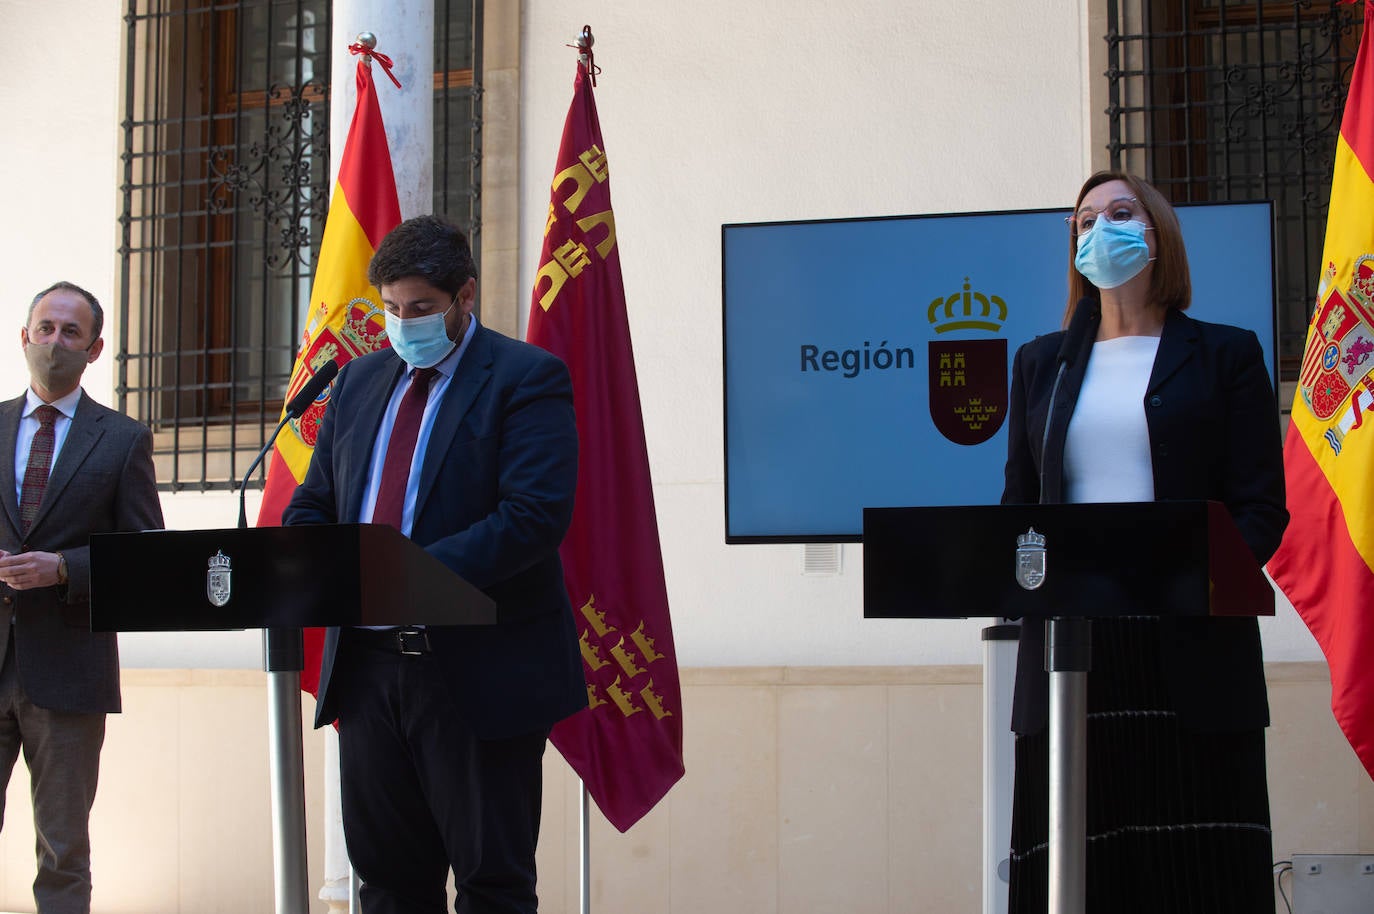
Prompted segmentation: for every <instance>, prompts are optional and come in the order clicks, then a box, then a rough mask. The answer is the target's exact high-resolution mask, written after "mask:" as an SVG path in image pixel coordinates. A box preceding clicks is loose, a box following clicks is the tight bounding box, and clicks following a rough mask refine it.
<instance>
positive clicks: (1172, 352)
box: [1145, 308, 1198, 394]
mask: <svg viewBox="0 0 1374 914" xmlns="http://www.w3.org/2000/svg"><path fill="white" fill-rule="evenodd" d="M1197 343H1198V332H1197V325H1196V324H1194V323H1193V322H1192V321H1191V320H1189V318H1188V316H1187V315H1185V314H1184V313H1183V312H1182V311H1177V310H1174V309H1172V308H1171V309H1169V313H1168V315H1167V316H1166V317H1165V319H1164V331H1163V332H1162V333H1161V334H1160V335H1159V352H1158V353H1156V354H1155V365H1154V368H1153V370H1151V372H1150V386H1149V387H1148V388H1147V389H1146V391H1145V393H1146V394H1151V393H1154V392H1155V391H1156V390H1158V389H1159V388H1160V386H1161V385H1163V384H1164V382H1165V381H1167V380H1169V378H1171V377H1172V376H1173V375H1174V374H1175V373H1176V372H1177V371H1178V370H1179V369H1180V368H1182V367H1183V366H1184V365H1186V364H1187V363H1188V361H1189V360H1190V359H1191V358H1193V356H1194V355H1195V354H1196V353H1197Z"/></svg>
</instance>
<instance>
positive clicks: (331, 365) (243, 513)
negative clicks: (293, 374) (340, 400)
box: [239, 359, 339, 530]
mask: <svg viewBox="0 0 1374 914" xmlns="http://www.w3.org/2000/svg"><path fill="white" fill-rule="evenodd" d="M338 373H339V363H338V362H336V361H334V360H333V359H330V360H329V361H328V362H325V363H324V366H323V367H322V368H321V369H320V370H319V371H317V372H315V373H314V374H313V375H312V376H311V378H310V380H309V381H306V382H305V386H304V387H302V388H301V389H300V390H299V391H298V392H297V393H296V395H295V396H294V397H292V398H291V402H290V403H288V404H286V414H285V415H284V416H282V417H281V421H280V422H278V423H277V427H276V428H275V429H274V430H273V431H272V434H270V435H268V436H267V443H266V444H264V445H263V446H262V450H260V451H258V456H256V457H254V458H253V463H252V465H251V466H249V467H248V472H247V473H244V474H243V481H242V482H240V483H239V529H240V530H244V529H247V527H248V507H247V502H246V496H247V494H248V480H249V479H250V478H252V476H253V471H254V470H256V469H257V468H258V464H260V463H262V459H263V458H264V457H266V456H267V452H268V451H269V450H270V449H271V448H272V445H274V444H276V443H277V436H278V435H280V434H281V430H282V429H284V428H286V423H288V422H290V421H291V420H292V419H299V418H300V417H301V413H303V412H305V411H306V409H308V408H309V407H310V404H311V403H314V402H315V398H316V397H318V396H319V395H320V393H321V392H322V391H323V390H324V389H325V388H326V387H328V386H329V382H330V381H333V380H334V376H335V375H337V374H338Z"/></svg>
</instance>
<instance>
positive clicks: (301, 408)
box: [273, 359, 339, 438]
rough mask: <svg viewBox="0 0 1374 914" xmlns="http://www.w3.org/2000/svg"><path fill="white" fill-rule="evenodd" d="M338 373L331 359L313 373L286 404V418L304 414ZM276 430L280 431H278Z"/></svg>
mask: <svg viewBox="0 0 1374 914" xmlns="http://www.w3.org/2000/svg"><path fill="white" fill-rule="evenodd" d="M338 373H339V363H338V362H336V361H334V360H333V359H330V360H329V361H328V362H325V363H324V367H323V368H321V369H320V370H319V371H317V372H315V374H314V375H313V376H312V377H311V378H310V380H309V381H306V382H305V386H304V387H302V388H301V389H300V390H299V391H298V392H297V393H296V395H295V396H294V397H292V398H291V402H290V403H288V404H286V418H288V419H299V418H300V417H301V413H303V412H305V411H306V409H307V408H309V406H310V404H311V403H314V402H315V398H316V397H318V396H319V395H320V391H322V390H324V389H325V388H326V387H328V386H329V382H330V381H332V380H334V376H335V375H337V374H338ZM278 430H279V431H280V429H278ZM273 437H274V438H275V437H276V436H275V435H274V436H273Z"/></svg>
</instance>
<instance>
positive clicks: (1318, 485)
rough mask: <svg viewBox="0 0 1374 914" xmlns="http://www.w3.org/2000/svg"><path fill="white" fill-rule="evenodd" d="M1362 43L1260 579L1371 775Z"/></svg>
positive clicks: (1370, 371)
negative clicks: (1281, 602)
mask: <svg viewBox="0 0 1374 914" xmlns="http://www.w3.org/2000/svg"><path fill="white" fill-rule="evenodd" d="M1371 24H1374V0H1366V3H1365V14H1364V37H1363V38H1362V40H1361V41H1360V50H1359V54H1358V56H1357V57H1356V59H1355V69H1354V72H1353V73H1352V75H1351V77H1350V94H1349V96H1348V97H1347V98H1346V104H1345V117H1344V119H1343V120H1342V121H1341V135H1340V139H1339V140H1338V141H1337V145H1336V167H1335V173H1334V175H1333V177H1332V180H1331V208H1330V212H1329V214H1328V216H1327V223H1326V245H1325V248H1324V249H1323V251H1322V263H1323V270H1322V274H1321V278H1320V281H1319V282H1318V286H1317V303H1316V310H1315V311H1314V312H1313V314H1312V320H1311V323H1310V324H1309V326H1308V329H1307V348H1306V350H1305V351H1304V354H1303V360H1302V370H1301V374H1300V375H1299V380H1298V391H1297V395H1296V396H1295V397H1294V398H1293V415H1292V424H1291V425H1290V426H1289V429H1288V438H1287V440H1286V441H1285V442H1284V470H1285V473H1286V475H1287V480H1288V510H1289V512H1290V513H1291V514H1292V521H1291V522H1290V523H1289V525H1288V530H1287V532H1286V533H1285V535H1284V538H1283V544H1282V545H1281V546H1280V547H1279V551H1278V553H1277V554H1275V556H1274V557H1273V558H1272V559H1270V561H1269V573H1270V574H1271V575H1272V576H1273V578H1274V581H1275V582H1276V583H1277V584H1278V585H1279V587H1280V588H1281V589H1282V590H1283V592H1284V594H1286V595H1287V597H1288V599H1289V600H1291V601H1292V603H1293V606H1294V607H1296V608H1297V610H1298V612H1299V614H1301V615H1302V618H1303V621H1304V622H1306V623H1307V627H1308V628H1310V629H1311V630H1312V634H1313V636H1314V637H1315V638H1316V639H1317V642H1318V643H1319V644H1320V645H1321V648H1322V652H1323V653H1325V654H1326V662H1327V665H1328V666H1329V667H1330V669H1331V710H1332V711H1333V712H1334V713H1335V716H1336V722H1337V723H1339V724H1340V726H1341V729H1342V730H1343V731H1344V732H1345V735H1346V738H1347V739H1349V740H1350V745H1351V746H1353V747H1354V749H1355V752H1356V754H1357V755H1358V756H1359V757H1360V761H1361V762H1363V763H1364V767H1365V770H1367V771H1368V772H1369V774H1370V776H1371V777H1374V62H1372V61H1371V60H1370V54H1371V53H1374V52H1371V50H1370V35H1369V30H1370V27H1371Z"/></svg>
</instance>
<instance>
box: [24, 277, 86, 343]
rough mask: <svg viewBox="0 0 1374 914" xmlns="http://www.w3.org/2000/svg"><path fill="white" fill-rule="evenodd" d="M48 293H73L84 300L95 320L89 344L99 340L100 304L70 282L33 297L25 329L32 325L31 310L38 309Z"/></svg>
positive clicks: (49, 288)
mask: <svg viewBox="0 0 1374 914" xmlns="http://www.w3.org/2000/svg"><path fill="white" fill-rule="evenodd" d="M49 292H75V293H76V294H77V295H80V296H81V297H82V298H84V299H86V304H88V305H90V306H91V315H92V316H93V317H94V318H95V322H94V324H93V325H92V327H93V331H94V332H92V333H91V342H92V343H94V342H95V341H96V340H98V339H100V331H101V330H103V329H105V312H104V311H103V310H102V309H101V307H100V302H98V301H96V300H95V296H94V295H92V294H91V293H89V292H87V291H86V290H85V289H83V288H81V287H80V286H78V285H77V284H76V283H72V282H66V281H62V282H55V283H53V284H52V285H50V286H48V287H47V288H46V289H44V290H43V291H42V292H39V293H38V294H37V295H35V296H34V297H33V301H31V302H29V316H28V317H27V318H25V319H24V326H26V327H27V326H28V325H29V324H32V323H33V309H34V308H37V307H38V303H39V302H41V301H42V300H43V296H45V295H47V294H48V293H49Z"/></svg>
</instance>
